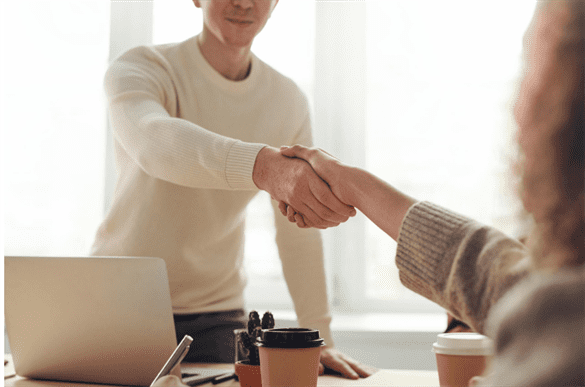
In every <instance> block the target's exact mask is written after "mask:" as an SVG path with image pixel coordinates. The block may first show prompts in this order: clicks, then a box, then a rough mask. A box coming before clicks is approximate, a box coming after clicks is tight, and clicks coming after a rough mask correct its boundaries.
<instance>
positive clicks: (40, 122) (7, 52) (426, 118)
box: [0, 0, 535, 312]
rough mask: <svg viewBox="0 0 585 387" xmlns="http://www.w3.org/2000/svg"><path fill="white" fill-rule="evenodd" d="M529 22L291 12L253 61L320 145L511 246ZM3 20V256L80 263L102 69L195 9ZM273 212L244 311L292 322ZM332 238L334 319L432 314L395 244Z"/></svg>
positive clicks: (278, 14) (97, 207)
mask: <svg viewBox="0 0 585 387" xmlns="http://www.w3.org/2000/svg"><path fill="white" fill-rule="evenodd" d="M534 5H535V2H534V1H531V0H515V1H506V2H504V1H493V2H474V1H471V2H470V1H463V0H448V1H439V2H438V1H435V0H393V1H389V0H367V1H319V0H281V1H280V2H279V4H278V6H277V7H276V9H275V11H274V13H273V15H272V18H271V20H269V22H268V24H267V26H266V28H265V30H264V31H263V32H262V34H260V36H259V37H258V38H257V40H256V42H255V43H254V47H253V51H254V52H255V54H256V55H257V56H258V57H260V58H261V59H263V60H264V61H266V62H267V63H269V64H270V65H271V66H273V67H274V68H276V69H277V70H279V71H281V72H282V73H284V74H285V75H287V76H289V77H291V78H292V79H293V80H295V81H296V82H297V83H298V84H299V85H300V87H301V88H302V89H303V90H304V91H305V92H306V94H307V95H308V97H309V100H310V102H311V104H312V108H313V110H314V114H313V127H314V129H315V134H314V136H315V142H316V144H317V145H318V146H320V147H322V148H324V149H327V150H328V151H330V152H331V153H333V154H334V155H336V156H338V157H339V158H340V159H342V160H344V161H346V162H348V163H350V164H354V165H358V166H361V167H363V168H366V169H368V170H370V171H372V172H373V173H375V174H377V175H379V176H380V177H382V178H384V179H385V180H387V181H388V182H390V183H391V184H394V185H396V186H397V187H398V188H400V189H403V190H405V191H406V192H408V193H409V194H411V195H413V196H415V197H417V198H419V199H425V200H430V201H434V202H436V203H438V204H440V205H443V206H445V207H448V208H451V209H453V210H456V211H458V212H461V213H463V214H465V215H469V216H471V217H474V218H477V219H479V220H481V221H483V222H485V223H488V224H492V225H495V226H497V227H499V228H501V229H503V230H504V231H506V232H509V233H515V232H516V230H515V228H514V227H513V225H512V221H511V219H513V215H514V211H515V207H514V205H516V204H517V203H515V202H514V200H513V197H514V194H513V191H512V188H511V187H510V186H509V185H508V183H507V182H508V181H509V176H508V172H507V171H508V165H509V159H508V157H509V152H511V151H512V150H513V146H510V143H512V141H511V136H510V133H512V132H513V130H514V125H513V121H512V119H511V117H510V112H511V106H510V102H511V98H512V96H513V93H514V90H515V84H516V81H517V76H518V75H519V69H520V66H521V60H520V59H521V58H520V53H521V48H522V47H521V43H522V36H523V33H524V31H525V29H526V27H527V25H528V23H529V20H530V18H531V16H532V13H533V10H534ZM2 15H3V16H2V35H3V37H2V38H3V41H2V50H3V52H2V54H3V58H4V59H3V61H2V87H1V89H2V92H1V93H2V105H1V106H2V114H0V117H1V118H0V119H1V120H2V121H1V125H2V136H3V139H2V145H3V151H2V154H3V166H4V170H3V173H4V176H3V187H4V189H3V194H4V204H5V205H4V215H5V219H4V238H5V240H4V241H5V248H4V252H5V254H39V255H40V254H71V255H74V254H86V253H87V252H88V251H89V248H90V246H91V243H92V242H93V237H94V233H95V230H96V227H97V226H98V225H99V223H100V222H101V220H102V218H103V214H104V212H103V211H104V207H105V208H107V207H108V203H109V200H110V198H111V191H112V190H113V184H114V183H113V182H115V170H114V168H113V164H112V163H113V156H112V154H111V148H109V147H110V146H111V138H109V137H106V136H107V135H106V133H107V132H108V131H107V130H106V127H107V123H106V122H107V120H106V113H105V111H106V110H105V108H106V107H105V103H104V99H103V87H102V80H103V75H104V72H105V70H106V67H107V63H108V54H109V57H110V58H111V57H114V56H116V55H118V54H119V53H121V52H123V51H125V50H126V49H128V48H130V47H132V46H135V45H138V44H149V43H155V44H158V43H166V42H171V41H180V40H184V39H186V38H188V37H190V36H193V35H194V34H196V33H198V32H199V31H200V30H201V15H200V11H199V10H197V9H196V8H195V7H194V5H193V3H192V2H191V1H189V0H156V1H153V2H140V1H137V2H121V1H112V2H107V1H102V0H84V1H81V2H80V1H74V0H59V1H54V2H46V1H41V0H32V1H26V2H18V1H11V2H6V3H5V4H3V10H2ZM109 31H111V40H110V41H109V33H108V32H109ZM14 37H17V38H14ZM108 135H109V134H108ZM106 139H107V140H106ZM104 160H106V162H104ZM104 181H105V185H106V187H105V189H104ZM104 192H105V194H104ZM268 199H269V198H268V195H266V194H262V193H260V194H259V195H258V196H257V197H256V198H255V199H254V201H253V203H252V204H251V206H250V215H251V217H250V218H249V220H248V223H247V227H248V230H247V235H248V242H247V247H246V260H245V262H246V267H247V270H248V274H249V277H250V280H249V286H248V290H247V296H248V300H249V303H250V305H259V306H260V307H270V308H290V307H291V306H292V303H291V301H290V297H289V296H288V292H287V290H286V285H285V283H284V280H283V278H282V275H281V267H280V263H279V260H278V255H277V251H276V247H275V246H274V242H273V233H272V231H271V230H272V218H271V212H272V211H271V209H270V207H269V206H268V202H269V200H268ZM323 236H324V241H325V253H326V266H327V271H328V275H329V289H330V296H331V298H332V301H333V304H334V307H335V308H336V310H338V311H350V312H359V311H361V312H363V311H414V310H416V311H432V310H438V309H437V308H436V306H434V305H432V304H431V303H430V302H427V301H426V300H424V299H422V298H421V297H419V296H416V295H414V294H412V293H411V292H409V291H407V290H405V289H404V288H403V287H402V286H401V285H400V283H399V281H398V278H397V271H396V268H395V265H394V259H393V258H394V257H393V255H394V249H395V244H394V243H393V242H392V241H391V240H390V238H389V237H387V236H386V235H385V234H383V233H382V232H381V231H379V230H378V229H377V228H376V227H375V226H374V225H372V224H371V223H370V222H369V221H368V220H367V219H365V218H364V217H363V216H358V217H356V219H352V220H350V221H349V222H347V223H346V224H343V225H342V226H340V227H338V228H336V229H330V230H326V231H324V232H323ZM266 287H270V289H271V291H270V292H269V293H270V295H271V297H272V298H266V296H265V295H266V292H265V291H263V289H265V288H266Z"/></svg>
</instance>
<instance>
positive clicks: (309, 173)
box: [253, 147, 356, 229]
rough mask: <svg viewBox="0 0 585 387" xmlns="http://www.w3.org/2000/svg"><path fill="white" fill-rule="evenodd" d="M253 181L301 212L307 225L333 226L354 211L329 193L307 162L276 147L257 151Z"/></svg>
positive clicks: (318, 226) (275, 198)
mask: <svg viewBox="0 0 585 387" xmlns="http://www.w3.org/2000/svg"><path fill="white" fill-rule="evenodd" d="M253 180H254V183H255V184H256V186H257V187H258V188H260V189H262V190H264V191H267V192H268V193H269V194H270V195H271V196H272V198H273V199H274V200H277V201H279V202H284V203H287V204H288V205H289V206H292V208H294V210H296V212H299V213H302V214H303V218H304V222H305V224H306V226H310V227H316V228H322V229H323V228H328V227H334V226H337V225H339V224H340V223H343V222H345V221H347V220H348V219H349V217H350V216H354V215H355V214H356V211H355V209H354V208H353V207H352V206H348V205H346V204H344V203H342V202H341V201H340V200H339V199H338V198H337V197H336V196H335V195H334V194H333V193H332V192H331V189H330V188H329V186H328V185H327V183H325V182H324V181H323V180H322V179H321V178H320V177H319V176H317V174H316V173H315V171H314V170H313V168H311V166H310V165H309V164H307V163H306V162H305V161H303V160H299V159H294V158H288V157H285V156H283V155H282V154H280V152H279V151H278V150H277V149H275V148H271V147H264V148H263V149H262V150H261V151H260V152H259V153H258V156H257V157H256V163H255V165H254V172H253ZM281 211H282V209H281Z"/></svg>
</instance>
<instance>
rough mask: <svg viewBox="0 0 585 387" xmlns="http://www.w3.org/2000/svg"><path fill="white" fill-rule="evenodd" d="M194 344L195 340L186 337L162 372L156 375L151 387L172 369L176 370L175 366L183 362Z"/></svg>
mask: <svg viewBox="0 0 585 387" xmlns="http://www.w3.org/2000/svg"><path fill="white" fill-rule="evenodd" d="M192 342H193V338H192V337H191V336H189V335H185V337H183V340H181V342H180V343H179V345H177V348H175V350H174V351H173V353H172V354H171V357H169V360H167V362H166V363H165V365H164V366H163V368H162V369H161V370H160V372H159V373H158V375H156V378H154V380H153V381H152V383H151V384H150V387H152V385H153V384H154V383H156V381H157V380H159V379H160V378H162V377H163V376H165V375H168V373H169V372H171V371H172V369H173V368H175V366H176V365H177V364H179V363H180V362H181V360H183V358H184V357H185V355H187V352H188V351H189V347H190V346H191V343H192Z"/></svg>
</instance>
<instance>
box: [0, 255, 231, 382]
mask: <svg viewBox="0 0 585 387" xmlns="http://www.w3.org/2000/svg"><path fill="white" fill-rule="evenodd" d="M4 277H5V278H4V312H5V322H6V331H7V335H8V341H9V343H10V348H11V352H12V359H13V362H14V368H15V371H16V374H18V375H20V376H24V377H28V378H33V379H46V380H60V381H72V382H86V383H98V384H117V385H136V386H149V385H150V384H151V383H152V381H153V380H154V379H155V377H156V376H157V374H158V372H159V371H160V370H161V368H162V367H163V366H164V364H165V362H166V361H167V359H168V358H169V356H170V355H171V354H172V353H173V351H174V350H175V347H176V346H177V339H176V336H175V327H174V322H173V312H172V306H171V297H170V291H169V283H168V276H167V270H166V265H165V262H164V261H163V260H162V259H160V258H145V257H15V256H7V257H5V262H4ZM204 373H205V372H204ZM212 373H213V375H212ZM225 373H226V370H208V371H206V374H205V375H200V374H197V372H195V373H193V374H191V376H195V377H194V378H192V379H198V380H200V381H201V379H202V377H203V378H205V379H207V380H210V379H213V378H215V377H216V376H218V375H224V374H225ZM183 381H184V382H187V380H185V379H183ZM189 381H190V380H189ZM189 384H192V383H189Z"/></svg>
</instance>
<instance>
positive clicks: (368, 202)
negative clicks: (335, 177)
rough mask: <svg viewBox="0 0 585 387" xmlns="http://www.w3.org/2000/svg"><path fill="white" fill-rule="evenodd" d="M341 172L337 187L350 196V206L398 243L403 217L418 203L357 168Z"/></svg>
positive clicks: (344, 167)
mask: <svg viewBox="0 0 585 387" xmlns="http://www.w3.org/2000/svg"><path fill="white" fill-rule="evenodd" d="M342 168H343V172H342V173H341V174H340V177H341V179H340V183H341V184H343V185H345V188H344V191H345V192H347V193H348V194H349V198H350V199H349V200H350V203H349V204H351V205H353V206H354V207H356V208H357V209H359V210H360V211H361V212H362V213H363V214H364V215H365V216H367V217H368V218H369V219H370V220H371V221H372V222H374V224H376V225H377V226H378V227H380V229H382V230H383V231H384V232H385V233H386V234H388V235H389V236H390V237H391V238H392V239H394V240H397V239H398V233H399V231H400V226H401V224H402V220H403V219H404V216H405V215H406V213H407V212H408V209H409V208H410V206H412V205H413V204H414V203H416V202H417V201H416V200H415V199H414V198H412V197H410V196H408V195H406V194H404V193H402V192H400V191H399V190H397V189H396V188H394V187H392V186H391V185H390V184H388V183H386V182H385V181H384V180H382V179H380V178H379V177H377V176H375V175H373V174H372V173H370V172H368V171H365V170H363V169H361V168H357V167H348V166H343V167H342Z"/></svg>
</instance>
